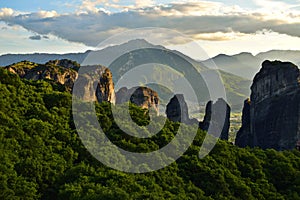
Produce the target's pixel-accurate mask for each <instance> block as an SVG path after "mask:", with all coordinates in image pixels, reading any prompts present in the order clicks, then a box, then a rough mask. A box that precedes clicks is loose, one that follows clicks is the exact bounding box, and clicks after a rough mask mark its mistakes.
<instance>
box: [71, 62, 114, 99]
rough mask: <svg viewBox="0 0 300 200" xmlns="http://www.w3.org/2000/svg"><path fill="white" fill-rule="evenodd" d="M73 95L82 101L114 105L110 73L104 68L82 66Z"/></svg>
mask: <svg viewBox="0 0 300 200" xmlns="http://www.w3.org/2000/svg"><path fill="white" fill-rule="evenodd" d="M74 95H75V96H77V97H78V98H80V99H82V100H83V101H98V102H99V103H101V102H110V103H112V104H115V102H116V95H115V89H114V83H113V80H112V73H111V71H110V70H109V69H108V68H107V67H104V66H100V65H95V66H83V67H82V71H81V72H80V75H79V77H78V79H77V80H76V90H75V91H74Z"/></svg>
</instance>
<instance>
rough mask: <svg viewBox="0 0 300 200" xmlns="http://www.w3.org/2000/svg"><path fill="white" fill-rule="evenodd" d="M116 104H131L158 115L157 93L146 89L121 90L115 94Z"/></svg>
mask: <svg viewBox="0 0 300 200" xmlns="http://www.w3.org/2000/svg"><path fill="white" fill-rule="evenodd" d="M116 99H117V100H116V102H117V104H121V103H125V102H129V101H130V102H131V103H134V104H136V105H137V106H140V107H141V108H145V109H148V110H153V111H155V113H156V114H157V115H158V114H159V97H158V94H157V92H155V91H154V90H152V89H151V88H148V87H133V88H130V89H127V88H125V87H123V88H121V89H120V90H119V91H118V92H117V93H116Z"/></svg>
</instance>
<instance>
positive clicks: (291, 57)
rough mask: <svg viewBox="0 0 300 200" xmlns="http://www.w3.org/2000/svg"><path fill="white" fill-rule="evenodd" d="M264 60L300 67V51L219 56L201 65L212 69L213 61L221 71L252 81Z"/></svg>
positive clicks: (274, 51)
mask: <svg viewBox="0 0 300 200" xmlns="http://www.w3.org/2000/svg"><path fill="white" fill-rule="evenodd" d="M265 60H281V61H289V62H293V63H295V64H297V65H300V51H291V50H272V51H267V52H263V53H259V54H257V55H255V56H254V55H252V54H251V53H247V52H243V53H240V54H236V55H232V56H229V55H225V54H219V55H217V56H215V57H213V58H211V59H208V60H205V61H202V62H201V63H202V64H204V65H205V66H207V67H208V68H214V66H212V65H211V61H213V62H214V63H215V64H216V66H217V67H218V68H219V69H221V70H223V71H226V72H229V73H232V74H234V75H237V76H241V77H243V78H245V79H248V80H252V79H253V77H254V76H255V74H256V73H257V72H258V71H259V69H260V66H261V64H262V63H263V61H265Z"/></svg>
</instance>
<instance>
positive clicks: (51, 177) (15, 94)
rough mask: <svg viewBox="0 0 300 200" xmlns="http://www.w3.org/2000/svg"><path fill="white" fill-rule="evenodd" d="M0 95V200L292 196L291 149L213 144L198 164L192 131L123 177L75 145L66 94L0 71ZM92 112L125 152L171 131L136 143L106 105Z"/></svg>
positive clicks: (295, 194) (296, 165) (294, 162)
mask: <svg viewBox="0 0 300 200" xmlns="http://www.w3.org/2000/svg"><path fill="white" fill-rule="evenodd" d="M0 96H1V97H0V151H1V154H0V199H300V170H299V169H300V152H298V151H296V150H294V151H283V152H276V151H274V150H266V151H263V150H261V149H257V148H255V149H248V148H245V149H241V148H237V147H236V146H234V145H232V144H230V143H228V142H225V141H219V142H218V143H217V145H216V146H215V148H214V149H213V151H212V152H211V153H210V154H209V155H208V156H206V157H205V158H204V159H199V158H198V152H199V149H200V146H201V143H202V139H203V136H204V135H205V133H204V132H202V131H201V130H199V131H198V135H197V136H196V138H195V140H194V143H193V145H192V146H191V147H190V148H189V149H188V151H187V152H186V153H185V154H184V155H183V156H182V157H181V158H180V159H178V160H177V161H176V162H174V163H173V164H171V165H170V166H168V167H166V168H164V169H161V170H158V171H155V172H151V173H145V174H129V173H123V172H119V171H116V170H113V169H110V168H108V167H106V166H104V165H103V164H101V163H100V162H99V161H97V160H96V159H95V158H93V157H92V156H91V155H90V154H89V152H88V151H87V150H86V149H85V147H84V146H83V145H82V143H81V141H80V139H79V136H78V134H77V132H76V130H75V126H74V124H73V120H72V117H71V94H70V93H68V92H66V91H63V89H62V87H59V86H57V85H54V84H53V83H51V82H46V81H27V80H21V79H20V78H19V77H18V76H16V75H13V74H10V73H9V72H8V71H6V70H4V69H0ZM96 110H97V113H98V114H97V116H98V118H99V121H100V123H101V124H102V125H103V127H104V130H105V131H106V132H107V135H108V136H109V138H110V139H111V140H112V141H113V142H114V143H115V144H117V145H119V146H120V147H122V148H125V149H129V150H131V151H143V152H148V151H152V150H155V149H158V148H160V147H162V146H164V145H166V144H167V143H168V142H169V141H170V140H171V139H172V138H173V137H174V134H175V132H176V130H177V128H178V126H179V124H178V123H172V122H170V121H167V122H166V125H165V126H164V128H163V129H162V131H161V132H160V133H159V134H158V135H157V136H154V137H153V138H150V139H137V138H134V137H128V136H127V135H126V134H124V133H122V131H120V130H119V129H118V127H117V126H116V124H115V123H114V121H113V120H112V115H111V111H110V105H109V104H107V103H104V104H101V105H96ZM130 113H131V116H132V118H133V119H134V120H135V121H136V122H137V123H138V124H140V125H146V124H147V123H148V120H149V118H148V116H147V113H145V110H141V109H140V108H138V107H136V106H134V105H131V106H130ZM124 123H125V124H126V123H127V122H126V121H124ZM157 123H159V122H157ZM186 128H187V129H188V127H186ZM111 156H114V155H111Z"/></svg>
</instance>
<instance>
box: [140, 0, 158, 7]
mask: <svg viewBox="0 0 300 200" xmlns="http://www.w3.org/2000/svg"><path fill="white" fill-rule="evenodd" d="M154 4H155V1H154V0H135V6H136V8H144V7H150V6H153V5H154Z"/></svg>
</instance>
